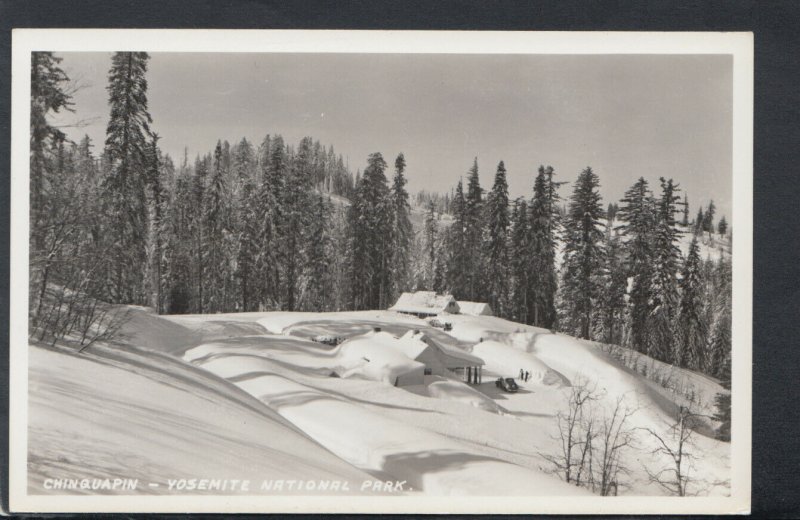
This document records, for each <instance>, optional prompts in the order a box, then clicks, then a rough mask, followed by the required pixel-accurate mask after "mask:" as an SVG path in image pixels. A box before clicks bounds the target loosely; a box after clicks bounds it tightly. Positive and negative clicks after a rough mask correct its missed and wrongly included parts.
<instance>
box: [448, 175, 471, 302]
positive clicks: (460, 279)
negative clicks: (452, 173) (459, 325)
mask: <svg viewBox="0 0 800 520" xmlns="http://www.w3.org/2000/svg"><path fill="white" fill-rule="evenodd" d="M452 213H453V224H452V225H451V226H450V228H449V229H448V231H447V251H448V268H447V283H448V285H449V286H450V289H451V291H452V292H453V296H454V297H455V298H457V299H462V300H466V299H467V297H468V295H469V280H470V276H469V257H468V250H467V243H466V241H467V238H466V236H467V202H466V199H465V197H464V185H463V183H462V182H461V180H460V179H459V181H458V184H457V185H456V191H455V195H454V196H453V203H452Z"/></svg>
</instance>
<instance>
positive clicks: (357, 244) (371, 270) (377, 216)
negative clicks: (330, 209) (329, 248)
mask: <svg viewBox="0 0 800 520" xmlns="http://www.w3.org/2000/svg"><path fill="white" fill-rule="evenodd" d="M385 170H386V161H384V160H383V156H382V155H381V154H380V153H379V152H376V153H372V154H370V156H369V159H368V161H367V168H365V169H364V174H363V176H361V179H360V181H359V183H358V186H357V188H356V194H355V196H354V198H353V201H352V205H351V206H350V211H349V218H348V222H349V227H350V242H351V252H350V254H351V278H350V280H351V302H352V307H353V308H354V309H380V308H386V307H388V301H389V300H388V296H389V288H390V285H391V284H390V269H389V268H390V265H391V260H392V248H391V226H392V218H391V215H392V212H391V208H392V201H391V199H390V196H389V195H390V192H389V186H388V184H387V180H386V176H385V175H384V171H385Z"/></svg>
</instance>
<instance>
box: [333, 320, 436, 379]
mask: <svg viewBox="0 0 800 520" xmlns="http://www.w3.org/2000/svg"><path fill="white" fill-rule="evenodd" d="M399 342H400V341H399V340H398V339H397V338H395V337H394V336H392V335H391V334H389V333H388V332H368V333H366V334H362V335H361V336H356V337H354V338H351V339H349V340H347V341H345V342H344V343H342V344H341V345H340V347H339V350H338V361H339V363H341V365H342V366H343V367H345V368H347V369H348V371H347V372H346V373H347V374H351V373H354V372H358V373H360V374H361V375H362V376H364V377H366V378H368V379H372V380H375V381H386V382H389V383H392V382H394V380H395V379H396V378H397V377H398V376H401V375H403V374H407V373H409V372H413V371H416V370H422V369H423V368H424V367H425V365H424V364H423V363H419V362H417V361H414V360H413V359H411V358H409V357H408V356H407V355H406V354H405V353H404V352H403V350H402V348H401V346H400V345H398V343H399Z"/></svg>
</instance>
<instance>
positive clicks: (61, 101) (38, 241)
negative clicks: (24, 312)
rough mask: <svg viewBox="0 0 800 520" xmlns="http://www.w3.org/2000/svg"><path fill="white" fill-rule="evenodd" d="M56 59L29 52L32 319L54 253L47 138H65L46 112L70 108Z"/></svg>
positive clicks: (66, 80)
mask: <svg viewBox="0 0 800 520" xmlns="http://www.w3.org/2000/svg"><path fill="white" fill-rule="evenodd" d="M60 62H61V58H59V57H56V56H54V55H53V53H52V52H33V53H31V105H30V132H31V133H30V254H29V258H30V283H29V291H30V298H29V305H30V312H31V318H32V320H34V321H32V323H35V317H36V316H37V315H38V314H39V313H40V311H41V306H42V299H43V297H44V294H45V290H46V288H47V284H48V282H49V277H50V274H51V270H52V267H53V260H54V257H55V255H54V254H53V252H52V251H48V248H47V247H46V243H47V242H49V241H50V240H49V238H48V235H50V234H51V233H50V231H52V229H53V227H52V226H50V225H49V221H51V220H52V219H53V217H54V215H55V214H56V213H57V212H55V211H53V208H52V207H49V206H50V202H51V201H52V200H53V199H52V198H49V197H48V193H54V192H53V191H52V190H51V188H50V183H51V182H52V181H53V180H54V179H53V176H52V175H50V174H49V173H50V171H52V170H53V168H51V167H50V164H51V162H52V157H51V153H50V150H49V149H48V142H50V143H59V142H63V141H64V139H65V136H64V133H63V132H61V131H60V130H59V129H57V128H56V127H55V126H53V125H51V124H50V122H49V121H48V116H49V115H50V114H52V113H58V112H60V111H61V110H70V107H71V105H72V101H71V97H70V95H69V94H68V93H67V91H66V89H67V84H68V83H69V78H68V77H67V75H66V73H65V72H64V71H63V70H62V69H61V68H60V67H59V63H60ZM55 180H56V181H57V179H55ZM54 194H55V193H54Z"/></svg>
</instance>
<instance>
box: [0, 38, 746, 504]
mask: <svg viewBox="0 0 800 520" xmlns="http://www.w3.org/2000/svg"><path fill="white" fill-rule="evenodd" d="M12 51H13V99H12V103H13V110H12V119H13V121H12V136H13V139H12V141H13V142H12V179H11V184H12V215H11V218H12V220H11V222H12V226H11V229H12V237H11V238H12V246H11V251H12V258H11V289H12V291H11V302H12V305H11V331H10V332H11V345H10V351H11V381H10V383H11V409H10V441H11V451H10V507H11V510H12V511H16V512H28V511H36V512H55V511H63V512H73V511H81V512H83V511H87V512H88V511H105V512H111V511H125V512H146V511H156V512H185V511H191V512H373V513H408V512H416V513H445V512H450V513H479V514H481V513H571V514H578V513H606V514H610V513H639V514H645V513H731V514H736V513H746V512H748V511H749V509H750V452H751V436H750V428H751V318H750V315H751V306H752V301H751V294H752V261H751V254H752V120H753V38H752V34H750V33H599V32H598V33H574V32H564V33H525V32H513V33H510V32H509V33H504V32H436V31H430V32H403V31H236V30H225V31H222V30H219V31H217V30H215V31H208V30H39V29H21V30H14V33H13V49H12ZM734 238H735V240H734Z"/></svg>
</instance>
